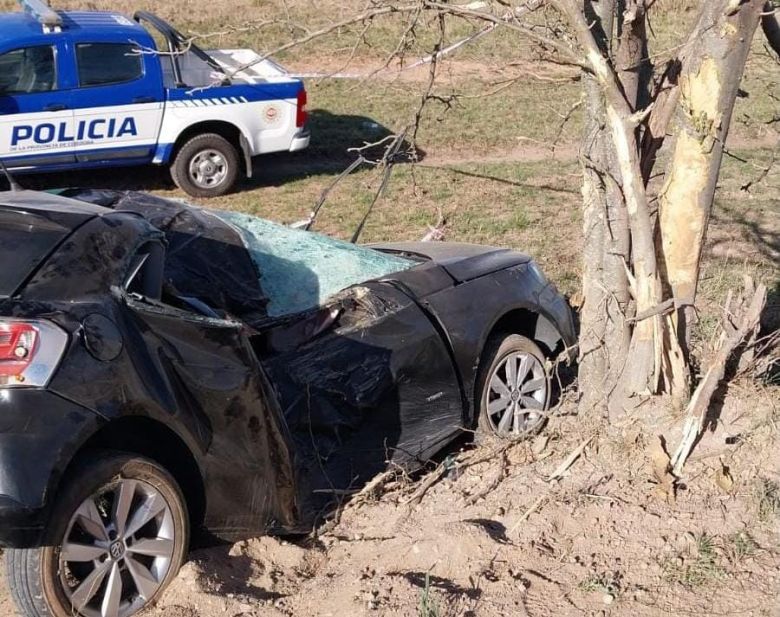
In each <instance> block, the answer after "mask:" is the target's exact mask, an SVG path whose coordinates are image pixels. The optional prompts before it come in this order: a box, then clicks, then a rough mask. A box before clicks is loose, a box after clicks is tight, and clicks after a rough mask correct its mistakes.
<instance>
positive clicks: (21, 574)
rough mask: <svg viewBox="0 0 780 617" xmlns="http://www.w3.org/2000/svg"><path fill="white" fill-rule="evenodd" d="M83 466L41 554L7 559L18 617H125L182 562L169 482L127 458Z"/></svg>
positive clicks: (181, 507) (177, 494)
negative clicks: (19, 616) (20, 615)
mask: <svg viewBox="0 0 780 617" xmlns="http://www.w3.org/2000/svg"><path fill="white" fill-rule="evenodd" d="M85 462H86V464H81V465H79V466H77V467H76V468H75V469H73V471H72V473H71V471H68V474H70V475H71V478H70V479H69V482H68V484H67V486H65V488H64V489H63V490H62V491H61V492H60V494H59V496H58V499H57V503H56V504H55V506H54V510H53V512H52V518H51V520H50V523H49V535H48V537H47V542H46V544H47V546H44V547H42V548H36V549H26V550H21V549H14V550H10V551H8V554H7V556H6V560H7V574H8V579H9V586H10V589H11V593H12V595H13V597H14V599H15V601H16V603H17V606H18V607H19V610H20V613H21V614H22V615H24V616H25V617H74V616H75V615H81V616H83V617H129V616H130V615H134V614H136V613H137V612H138V611H140V610H142V609H143V608H145V607H147V606H149V605H150V604H153V603H154V602H155V601H156V600H157V599H158V598H159V597H160V594H162V592H163V591H164V590H165V588H166V587H167V586H168V584H169V583H170V582H171V581H172V580H173V578H174V577H175V576H176V574H177V572H178V571H179V568H180V567H181V565H182V563H183V561H184V558H185V555H186V552H187V547H188V543H189V519H188V515H187V509H186V506H185V501H184V497H183V496H182V493H181V490H180V489H179V486H178V484H177V483H176V481H175V480H174V479H173V477H172V476H171V475H170V474H169V473H168V472H167V471H165V470H164V469H163V468H162V467H160V466H159V465H158V464H157V463H155V462H153V461H151V460H148V459H145V458H140V457H137V456H133V455H129V454H120V453H106V454H102V455H99V456H97V457H93V458H90V459H89V460H87V461H85Z"/></svg>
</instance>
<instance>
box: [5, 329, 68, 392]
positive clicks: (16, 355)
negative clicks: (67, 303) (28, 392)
mask: <svg viewBox="0 0 780 617" xmlns="http://www.w3.org/2000/svg"><path fill="white" fill-rule="evenodd" d="M67 344H68V335H67V334H66V333H65V332H63V331H62V330H60V328H58V327H57V326H55V325H54V324H53V323H50V322H48V321H18V320H10V319H9V320H6V319H0V388H9V387H19V386H38V387H42V386H45V385H46V384H48V383H49V380H50V379H51V377H52V375H53V374H54V371H55V370H56V368H57V365H58V364H59V363H60V360H61V359H62V356H63V354H64V353H65V348H66V347H67Z"/></svg>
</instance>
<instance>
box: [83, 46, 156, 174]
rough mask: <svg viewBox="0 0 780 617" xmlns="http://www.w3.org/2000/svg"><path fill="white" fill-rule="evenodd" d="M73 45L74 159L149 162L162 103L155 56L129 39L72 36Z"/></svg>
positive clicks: (88, 161)
mask: <svg viewBox="0 0 780 617" xmlns="http://www.w3.org/2000/svg"><path fill="white" fill-rule="evenodd" d="M74 38H75V37H74ZM73 51H74V54H75V59H76V72H77V80H78V87H77V88H75V89H74V90H73V91H72V93H71V98H72V101H73V109H74V124H75V126H74V128H75V131H76V136H77V148H76V161H77V162H79V163H95V162H99V161H106V162H109V161H124V162H127V163H130V162H139V163H142V162H150V161H151V159H152V156H153V153H154V151H155V149H156V146H157V138H158V136H159V134H160V126H161V124H162V117H163V112H164V106H165V103H164V90H163V83H162V71H161V68H160V61H159V58H158V57H157V56H155V55H154V54H153V53H150V54H149V55H146V54H145V53H144V51H143V50H141V49H139V47H138V45H136V44H134V43H131V42H124V43H123V42H107V41H95V40H75V41H74V42H73Z"/></svg>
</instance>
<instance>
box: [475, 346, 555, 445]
mask: <svg viewBox="0 0 780 617" xmlns="http://www.w3.org/2000/svg"><path fill="white" fill-rule="evenodd" d="M547 391H548V380H547V374H546V371H545V368H544V365H543V364H542V363H541V362H540V361H539V359H538V358H536V357H535V356H533V355H531V354H529V353H526V352H522V351H520V352H512V353H510V354H508V355H507V356H505V357H504V358H503V359H502V360H501V361H500V362H498V363H497V364H496V366H495V368H494V369H493V372H492V374H491V375H490V378H489V380H488V388H487V392H486V397H487V400H486V404H487V417H488V420H489V422H490V427H491V429H492V430H493V431H494V432H495V433H496V434H498V435H499V436H501V437H519V436H522V435H526V434H528V433H529V432H531V431H533V430H534V429H535V428H537V427H538V426H539V424H540V423H541V422H542V421H543V420H544V408H545V405H546V403H547V394H548V392H547Z"/></svg>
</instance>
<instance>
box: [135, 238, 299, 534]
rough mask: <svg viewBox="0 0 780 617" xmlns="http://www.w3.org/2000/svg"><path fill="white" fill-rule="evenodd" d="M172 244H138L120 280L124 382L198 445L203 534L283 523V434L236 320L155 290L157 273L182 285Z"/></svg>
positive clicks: (287, 476) (287, 507) (286, 482)
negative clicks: (130, 376)
mask: <svg viewBox="0 0 780 617" xmlns="http://www.w3.org/2000/svg"><path fill="white" fill-rule="evenodd" d="M198 242H199V240H197V239H194V238H193V239H192V241H191V244H193V245H194V246H193V247H192V248H193V250H197V244H198ZM177 244H178V240H176V239H173V241H172V242H171V243H170V244H169V246H168V247H167V248H168V251H167V252H165V251H164V250H163V249H162V246H160V245H158V244H154V243H153V244H150V245H146V246H144V247H142V248H141V249H139V251H138V253H137V259H136V260H135V261H134V263H136V264H138V265H137V267H136V266H135V265H134V266H133V267H131V270H130V271H131V273H132V276H131V278H130V279H129V280H128V282H127V283H126V284H125V289H126V292H127V295H126V299H125V305H126V309H127V312H126V314H125V319H124V325H123V330H124V336H125V339H126V341H128V343H127V344H126V346H125V348H126V350H127V354H128V356H129V359H128V366H131V367H133V368H132V371H128V373H130V372H132V373H134V375H135V379H134V382H135V383H136V384H138V388H130V390H131V391H133V392H136V391H137V390H139V389H142V390H143V391H144V393H145V394H144V395H143V396H139V397H138V398H139V400H140V401H143V406H144V407H145V408H146V410H147V412H148V413H152V414H154V415H155V416H156V417H157V419H160V420H163V421H164V422H166V423H167V424H169V425H171V426H174V427H176V428H177V431H179V432H184V433H186V434H188V435H189V436H190V439H188V441H191V442H195V443H198V444H200V447H201V448H202V452H201V455H200V460H201V464H202V469H203V472H204V480H205V491H206V512H205V525H206V527H208V528H209V530H210V531H211V532H213V533H214V534H216V535H217V536H221V537H225V538H234V537H246V536H247V535H251V534H254V533H259V532H264V531H266V530H267V529H268V528H269V527H270V526H272V525H278V526H284V527H292V526H294V524H295V523H296V520H295V505H294V504H295V495H294V485H293V480H292V473H293V472H292V454H291V452H290V450H289V440H288V439H287V438H286V432H285V427H284V422H283V420H282V419H281V416H280V413H279V410H278V407H276V406H275V399H274V396H273V394H272V390H271V388H270V386H269V384H268V382H267V380H266V379H265V374H264V372H263V370H262V368H261V367H260V366H259V364H258V362H257V359H256V357H255V354H254V351H253V350H252V347H251V346H250V344H249V340H248V338H247V328H246V326H245V325H244V324H243V323H241V322H240V321H238V320H236V319H233V318H230V317H228V316H226V315H224V314H223V313H221V312H220V313H217V312H216V310H214V309H212V308H210V307H209V306H208V305H207V304H206V303H205V302H202V301H197V302H196V301H195V300H194V299H193V298H189V297H185V296H178V295H174V294H173V292H170V293H165V294H162V293H161V292H160V285H161V281H162V280H163V278H165V279H166V280H168V281H169V284H172V285H173V287H172V288H176V287H177V283H179V284H180V285H179V286H183V284H186V281H184V282H182V281H181V280H180V272H179V270H178V269H177V266H176V265H175V264H172V263H171V260H174V261H176V260H177V259H180V258H182V257H183V255H182V254H181V253H180V254H178V256H177V255H176V252H175V251H176V247H177ZM185 244H186V242H184V241H183V240H182V242H181V245H185ZM171 245H173V246H171ZM182 252H185V253H186V252H187V248H186V247H185V248H184V250H183V251H182ZM172 254H173V255H172ZM163 259H164V261H163ZM185 276H186V275H185ZM182 283H183V284H182ZM125 396H126V397H127V395H125Z"/></svg>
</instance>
